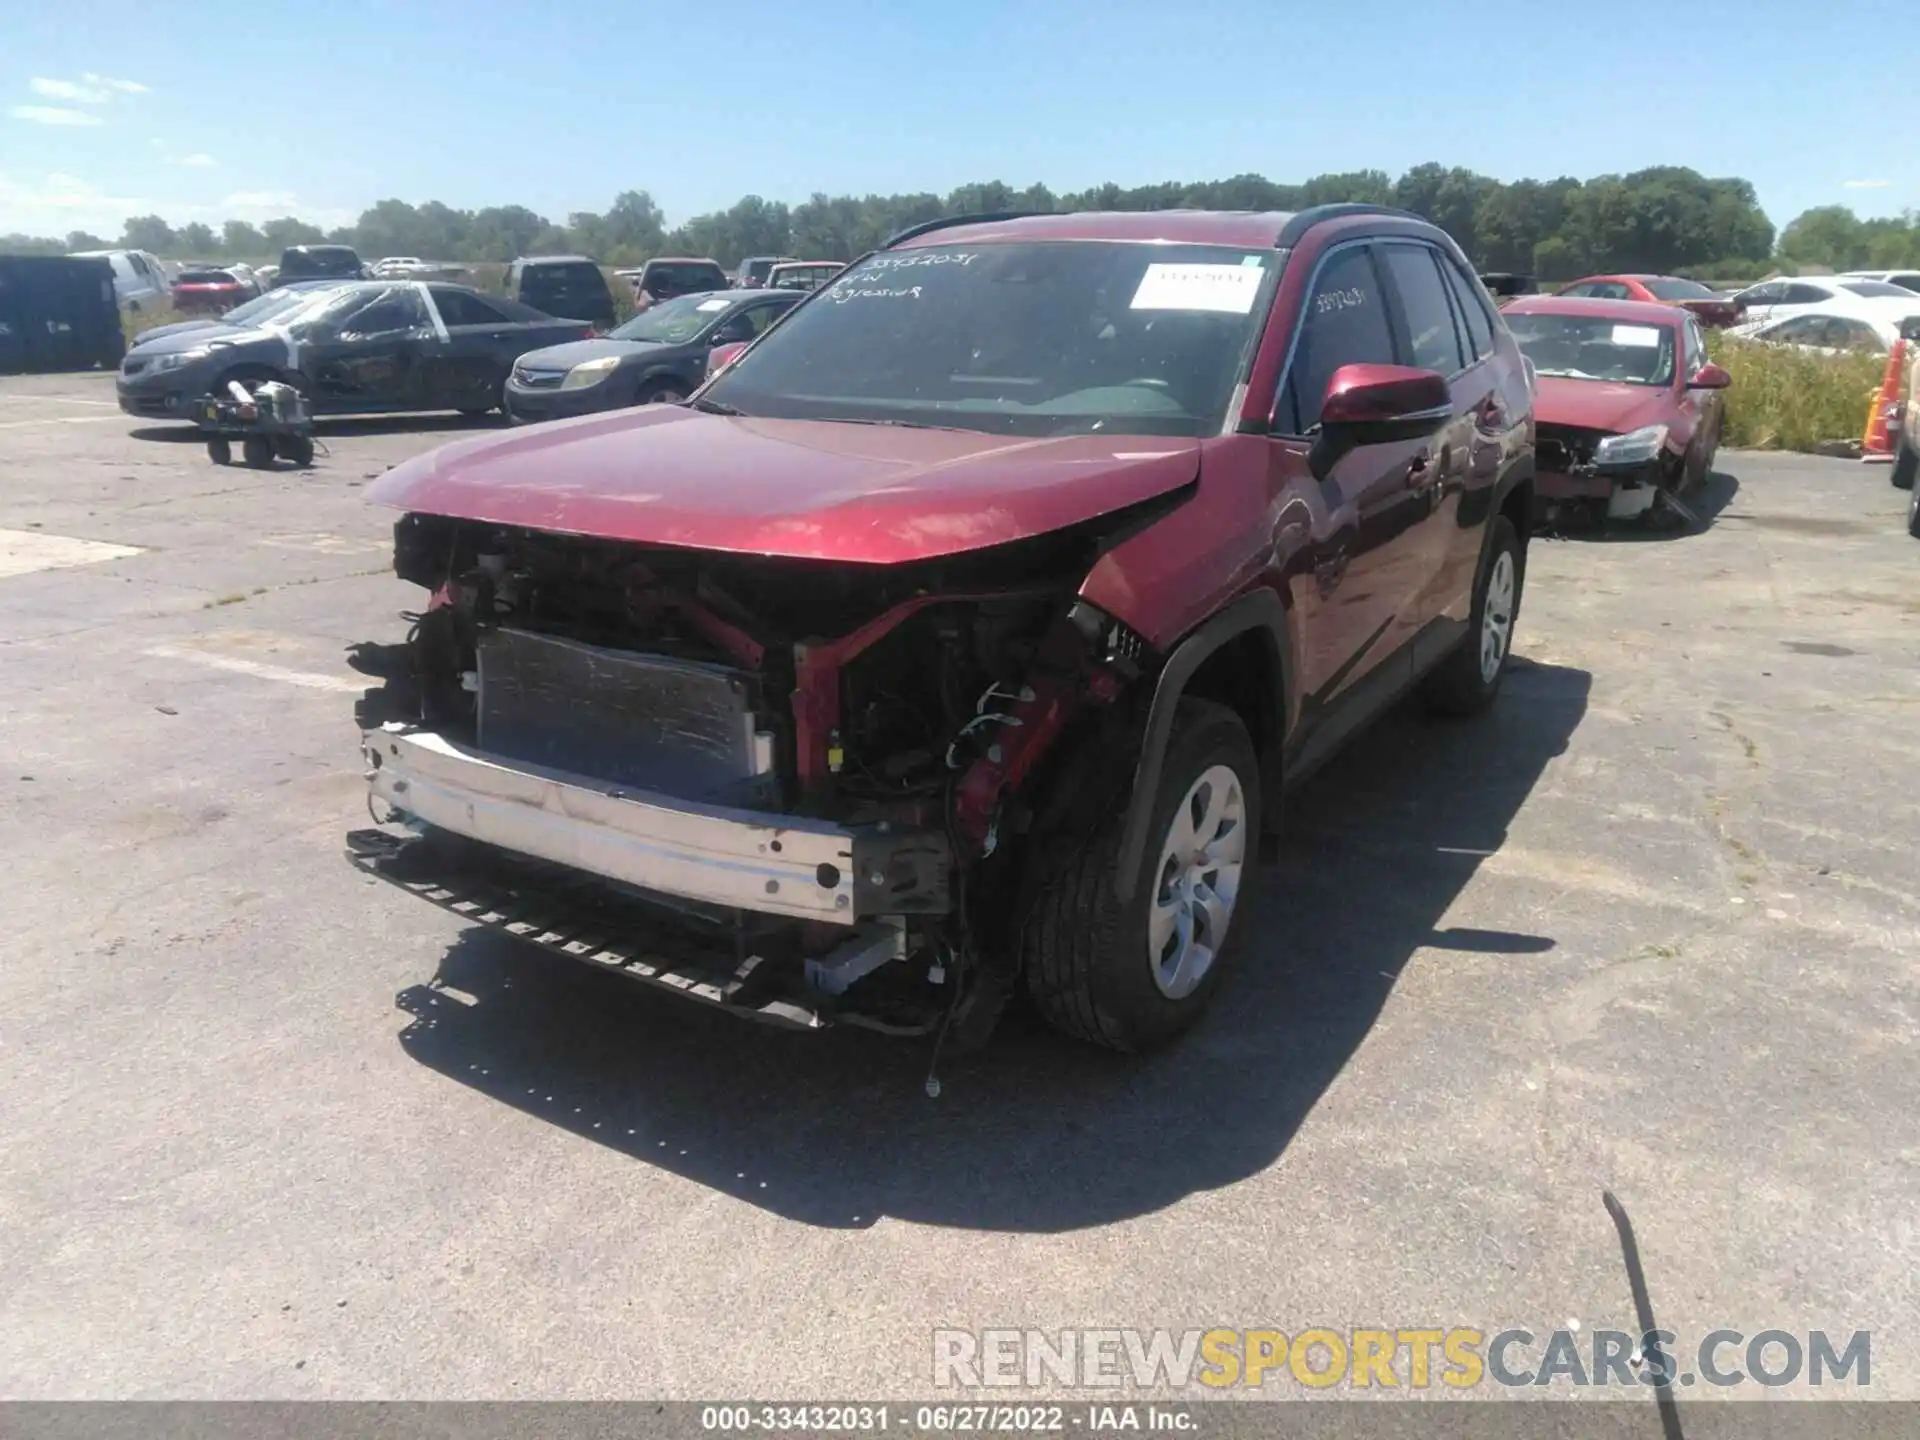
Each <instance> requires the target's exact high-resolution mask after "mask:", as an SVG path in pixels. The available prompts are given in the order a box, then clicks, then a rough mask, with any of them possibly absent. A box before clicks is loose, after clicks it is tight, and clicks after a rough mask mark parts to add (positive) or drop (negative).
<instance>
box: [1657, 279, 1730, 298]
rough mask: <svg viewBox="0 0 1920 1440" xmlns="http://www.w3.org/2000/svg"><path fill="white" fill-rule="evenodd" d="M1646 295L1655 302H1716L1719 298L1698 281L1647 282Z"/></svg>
mask: <svg viewBox="0 0 1920 1440" xmlns="http://www.w3.org/2000/svg"><path fill="white" fill-rule="evenodd" d="M1644 283H1645V284H1646V287H1647V293H1648V294H1649V295H1651V296H1653V298H1654V299H1656V300H1718V299H1719V298H1720V297H1719V296H1718V295H1716V294H1714V293H1713V291H1712V290H1710V289H1708V288H1707V287H1706V286H1705V285H1702V284H1701V283H1700V282H1699V281H1698V280H1648V281H1646V282H1644Z"/></svg>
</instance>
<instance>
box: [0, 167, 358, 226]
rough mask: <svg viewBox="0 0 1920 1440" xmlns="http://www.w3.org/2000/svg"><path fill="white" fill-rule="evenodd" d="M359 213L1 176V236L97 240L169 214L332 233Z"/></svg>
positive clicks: (263, 194)
mask: <svg viewBox="0 0 1920 1440" xmlns="http://www.w3.org/2000/svg"><path fill="white" fill-rule="evenodd" d="M154 173H158V172H154ZM189 193H191V192H189ZM355 213H356V212H354V211H351V210H347V209H343V208H341V207H339V206H332V205H310V204H304V203H302V202H301V200H300V199H299V197H298V196H297V195H295V194H293V193H292V192H291V191H286V190H242V191H238V192H236V193H234V194H232V195H229V196H227V198H226V199H224V200H221V201H219V202H218V203H214V204H209V203H207V202H205V201H203V200H183V199H180V198H178V197H177V196H173V197H169V196H167V195H152V194H149V195H117V194H114V193H112V192H110V191H107V190H103V189H102V188H101V187H100V186H98V185H95V184H93V183H91V182H90V181H86V180H82V179H81V178H80V177H79V176H77V175H67V174H62V173H58V172H56V173H53V174H48V175H38V176H32V177H29V176H26V175H19V174H12V175H10V174H8V173H6V172H5V171H0V233H10V232H13V231H18V232H20V233H21V234H25V235H64V234H66V233H67V232H68V231H69V230H91V231H93V232H94V233H95V234H96V235H118V234H119V233H120V227H121V226H122V225H124V224H125V223H126V220H127V217H128V216H129V215H163V216H165V217H166V219H167V220H168V221H169V222H170V223H172V224H173V225H174V226H176V227H177V226H181V225H185V224H187V223H189V222H190V221H194V220H201V221H204V222H206V223H207V224H209V225H212V226H214V227H215V228H216V229H217V228H218V227H219V225H220V223H221V222H222V221H225V220H248V221H252V222H253V223H254V224H256V225H257V224H259V223H260V222H262V221H265V220H277V219H278V218H279V217H280V216H282V215H297V216H298V217H299V218H300V219H302V220H306V221H309V222H311V223H312V224H315V225H318V226H320V227H321V228H322V229H332V228H334V227H335V226H339V225H350V224H352V223H353V220H354V217H355Z"/></svg>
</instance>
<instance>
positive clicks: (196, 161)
mask: <svg viewBox="0 0 1920 1440" xmlns="http://www.w3.org/2000/svg"><path fill="white" fill-rule="evenodd" d="M167 163H168V164H169V165H185V166H186V167H187V168H188V169H189V170H211V169H213V167H214V166H216V165H218V164H219V163H220V162H219V161H218V160H216V159H214V158H213V157H212V156H211V155H209V154H207V152H206V151H204V150H196V151H195V152H194V153H193V154H191V155H182V156H180V157H179V158H178V159H172V160H168V161H167Z"/></svg>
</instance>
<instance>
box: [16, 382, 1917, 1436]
mask: <svg viewBox="0 0 1920 1440" xmlns="http://www.w3.org/2000/svg"><path fill="white" fill-rule="evenodd" d="M472 428H473V426H472V424H471V422H452V421H446V420H434V419H427V420H421V419H417V418H410V419H394V420H390V421H388V420H379V421H354V422H333V423H323V425H322V429H321V438H322V439H323V441H324V442H325V448H326V451H327V453H326V454H324V455H323V456H322V457H321V458H320V460H319V461H318V462H317V464H316V466H315V468H314V469H313V470H311V471H310V472H305V473H300V472H294V471H290V470H289V471H281V472H277V473H273V474H265V473H260V472H254V471H249V470H245V469H239V468H232V469H219V468H215V467H214V466H212V465H211V464H210V463H209V461H208V460H207V458H206V456H205V454H204V452H203V451H202V449H201V448H200V447H199V446H198V445H197V444H196V443H194V441H193V439H192V437H191V434H190V432H186V431H183V430H182V429H180V428H179V427H163V426H155V427H151V428H142V427H141V426H140V425H139V424H138V422H135V421H132V420H130V419H128V418H127V417H125V416H123V415H121V414H120V413H119V412H118V410H117V409H115V408H114V405H113V396H112V387H111V382H110V380H109V379H108V377H105V376H99V375H93V376H87V375H79V376H51V377H30V378H11V379H6V380H0V683H3V684H4V700H3V701H0V863H4V871H5V880H4V885H5V891H4V893H5V896H6V900H5V904H4V916H5V924H4V925H0V1396H6V1397H15V1398H20V1397H37V1398H78V1397H99V1398H152V1397H180V1398H241V1397H275V1398H319V1397H325V1398H377V1397H407V1398H416V1399H434V1398H486V1397H499V1398H509V1397H534V1396H539V1397H567V1398H578V1399H592V1398H609V1397H681V1398H713V1397H719V1396H777V1397H785V1398H805V1397H831V1396H838V1397H885V1396H894V1397H909V1396H915V1395H925V1394H926V1393H927V1392H928V1390H929V1387H930V1380H931V1363H932V1338H931V1337H932V1332H933V1330H934V1329H935V1328H936V1327H957V1328H962V1329H977V1328H980V1327H987V1326H1011V1327H1023V1328H1037V1329H1041V1330H1048V1331H1053V1330H1057V1329H1059V1328H1061V1327H1067V1326H1103V1327H1122V1326H1125V1327H1156V1326H1164V1327H1169V1328H1172V1329H1175V1330H1187V1329H1190V1328H1200V1329H1205V1328H1210V1327H1216V1326H1217V1327H1226V1328H1231V1329H1247V1328H1252V1327H1263V1326H1272V1327H1275V1328H1277V1329H1280V1330H1282V1331H1286V1332H1289V1333H1298V1332H1299V1331H1301V1330H1303V1329H1306V1328H1309V1327H1314V1326H1321V1327H1327V1328H1331V1329H1334V1330H1337V1331H1344V1330H1347V1329H1350V1328H1352V1327H1354V1326H1373V1325H1382V1326H1387V1327H1401V1328H1407V1327H1419V1326H1431V1327H1436V1328H1446V1327H1451V1326H1473V1327H1476V1328H1480V1329H1482V1330H1485V1331H1487V1332H1493V1331H1497V1330H1500V1329H1503V1328H1506V1327H1508V1326H1526V1327H1529V1328H1532V1329H1535V1330H1550V1329H1553V1328H1555V1327H1564V1326H1566V1325H1567V1324H1568V1322H1570V1321H1578V1322H1579V1324H1580V1325H1581V1326H1582V1327H1586V1328H1587V1329H1592V1328H1605V1327H1617V1328H1626V1329H1631V1328H1634V1320H1635V1312H1634V1307H1633V1301H1632V1297H1631V1294H1630V1287H1629V1281H1628V1276H1627V1272H1626V1270H1625V1268H1624V1266H1623V1261H1622V1255H1621V1249H1620V1245H1619V1242H1618V1239H1617V1237H1616V1234H1615V1230H1614V1228H1613V1225H1612V1223H1611V1221H1610V1220H1609V1217H1608V1215H1607V1212H1606V1211H1605V1210H1604V1209H1603V1207H1602V1202H1601V1194H1602V1191H1603V1190H1611V1191H1612V1192H1613V1193H1614V1194H1616V1195H1617V1196H1618V1197H1619V1198H1620V1199H1621V1201H1622V1202H1623V1203H1624V1205H1625V1206H1626V1208H1627V1209H1628V1211H1629V1212H1630V1213H1631V1216H1632V1220H1633V1225H1634V1228H1635V1230H1636V1232H1637V1235H1638V1243H1639V1252H1640V1259H1641V1261H1642V1263H1643V1265H1644V1270H1645V1278H1646V1283H1647V1287H1648V1291H1649V1294H1650V1296H1651V1300H1652V1303H1653V1305H1654V1307H1655V1309H1656V1310H1657V1312H1658V1318H1659V1323H1660V1324H1661V1325H1662V1326H1664V1327H1666V1328H1669V1329H1672V1330H1674V1331H1676V1332H1679V1333H1681V1334H1683V1335H1690V1336H1696V1337H1697V1336H1699V1335H1701V1334H1704V1333H1705V1332H1707V1331H1710V1330H1713V1329H1717V1328H1722V1327H1727V1328H1735V1329H1739V1330H1742V1331H1745V1332H1747V1333H1749V1334H1751V1333H1753V1332H1756V1331H1760V1330H1764V1329H1770V1328H1777V1329H1788V1330H1795V1329H1797V1330H1799V1331H1801V1332H1802V1333H1804V1332H1805V1331H1806V1330H1808V1329H1814V1328H1819V1329H1825V1330H1828V1331H1829V1332H1835V1333H1846V1332H1851V1331H1854V1330H1859V1329H1868V1330H1871V1331H1872V1332H1873V1352H1872V1356H1873V1370H1872V1393H1874V1394H1875V1395H1879V1396H1902V1397H1906V1398H1920V1290H1916V1286H1915V1282H1914V1279H1913V1277H1914V1275H1915V1274H1916V1273H1920V1198H1917V1197H1920V1044H1917V1043H1916V1039H1917V1037H1920V787H1916V785H1915V777H1916V774H1917V773H1920V670H1917V669H1916V666H1915V658H1916V652H1917V650H1920V646H1917V645H1916V638H1917V636H1920V542H1916V541H1914V540H1911V539H1910V538H1908V537H1907V535H1906V534H1905V533H1904V527H1903V524H1902V516H1903V512H1904V505H1903V501H1904V497H1903V496H1901V495H1899V494H1898V493H1897V492H1895V491H1893V490H1892V489H1890V487H1889V486H1888V484H1887V481H1886V472H1885V470H1884V468H1880V469H1874V468H1870V467H1866V466H1862V465H1859V464H1856V463H1851V462H1845V461H1834V460H1820V459H1809V458H1802V457H1777V456H1762V455H1753V454H1727V455H1723V456H1722V457H1721V464H1720V473H1719V474H1717V475H1716V476H1715V477H1714V478H1713V480H1712V482H1711V486H1712V493H1711V496H1710V498H1709V502H1708V504H1707V510H1708V511H1709V514H1710V524H1709V525H1708V527H1707V528H1706V529H1705V530H1704V531H1703V532H1701V533H1697V534H1690V535H1680V536H1674V537H1662V538H1636V537H1624V536H1623V537H1616V538H1593V537H1579V538H1568V539H1558V540H1541V541H1539V542H1537V543H1536V544H1535V546H1534V547H1533V553H1532V557H1531V561H1530V571H1529V575H1528V580H1527V589H1526V594H1525V599H1524V603H1523V609H1522V613H1521V617H1520V624H1519V631H1518V646H1517V658H1516V668H1515V669H1514V671H1513V673H1512V674H1511V676H1510V678H1509V681H1508V684H1507V688H1506V691H1505V693H1504V695H1503V696H1502V698H1501V700H1500V702H1499V704H1498V706H1497V708H1496V710H1495V711H1494V713H1493V714H1492V715H1490V716H1489V717H1487V718H1485V719H1483V720H1480V721H1474V722H1468V723H1464V724H1462V723H1440V722H1436V721H1432V720H1429V719H1427V718H1425V717H1423V716H1421V715H1419V714H1418V713H1415V712H1413V711H1411V710H1410V711H1408V712H1406V713H1402V714H1396V715H1394V716H1391V717H1389V718H1388V719H1386V720H1385V721H1383V722H1382V723H1381V724H1380V725H1378V726H1377V727H1375V728H1374V729H1373V730H1372V731H1371V732H1369V733H1368V734H1367V735H1366V736H1365V737H1363V738H1362V739H1361V740H1360V741H1359V742H1358V743H1357V744H1356V745H1355V747H1354V748H1353V749H1352V750H1350V751H1349V752H1348V753H1347V754H1346V756H1345V757H1344V758H1342V759H1341V760H1339V761H1337V762H1336V763H1335V764H1333V765H1332V766H1331V767H1330V768H1329V769H1328V770H1327V771H1325V772H1323V773H1322V774H1321V775H1320V776H1319V777H1317V778H1316V779H1315V781H1314V782H1313V783H1312V784H1311V785H1310V786H1309V787H1308V789H1307V790H1306V791H1305V792H1304V793H1303V794H1302V795H1301V796H1300V797H1299V798H1298V799H1297V800H1296V801H1295V802H1294V803H1293V804H1292V808H1291V814H1290V816H1289V839H1288V842H1287V844H1286V847H1285V851H1284V854H1283V857H1282V860H1281V862H1280V864H1279V865H1278V867H1277V869H1276V871H1275V872H1274V873H1272V874H1270V875H1268V876H1267V877H1266V879H1267V883H1266V884H1265V886H1264V887H1263V890H1262V892H1261V895H1260V898H1259V900H1258V902H1257V904H1256V906H1255V908H1254V909H1253V910H1252V911H1251V912H1249V914H1248V916H1247V919H1248V920H1250V921H1251V922H1252V923H1253V925H1254V926H1255V927H1256V928H1255V930H1254V932H1253V935H1252V943H1251V944H1250V945H1249V946H1247V947H1246V950H1245V952H1244V953H1243V955H1242V957H1241V964H1240V966H1239V968H1238V970H1237V971H1236V972H1235V973H1234V974H1233V975H1232V976H1231V977H1230V978H1229V981H1228V983H1227V985H1226V987H1225V989H1224V990H1223V992H1222V994H1221V996H1220V1003H1219V1005H1218V1006H1217V1008H1216V1010H1215V1012H1214V1014H1213V1015H1212V1016H1211V1017H1210V1018H1209V1019H1208V1020H1207V1021H1206V1022H1205V1023H1204V1024H1203V1026H1202V1027H1201V1028H1200V1029H1199V1030H1198V1031H1196V1032H1195V1033H1194V1034H1193V1035H1191V1036H1190V1037H1189V1038H1188V1039H1187V1040H1186V1041H1185V1042H1184V1043H1182V1044H1181V1045H1179V1046H1178V1047H1176V1048H1175V1049H1173V1050H1172V1051H1170V1052H1168V1053H1166V1054H1163V1055H1160V1056H1157V1057H1154V1058H1151V1059H1148V1060H1144V1061H1142V1060H1129V1059H1123V1058H1118V1057H1112V1056H1108V1055H1104V1054H1101V1053H1096V1052H1093V1051H1090V1050H1087V1049H1085V1048H1082V1047H1078V1046H1075V1045H1073V1044H1070V1043H1068V1042H1065V1041H1063V1040H1059V1039H1057V1038H1055V1037H1054V1036H1052V1035H1051V1034H1049V1033H1047V1032H1045V1031H1043V1030H1040V1029H1038V1028H1037V1027H1036V1026H1033V1025H1029V1024H1016V1025H1015V1026H1013V1027H1012V1028H1011V1029H1010V1030H1009V1031H1008V1032H1007V1033H1005V1034H1003V1035H1002V1036H1001V1037H1000V1038H999V1039H998V1040H997V1041H996V1042H995V1043H994V1045H993V1046H992V1047H991V1048H990V1049H988V1050H987V1051H986V1052H985V1053H984V1054H981V1055H978V1056H975V1057H969V1058H967V1059H964V1060H960V1061H954V1062H952V1063H946V1064H943V1066H942V1072H941V1078H942V1081H943V1093H942V1094H941V1096H940V1097H939V1098H938V1099H929V1098H928V1097H927V1095H926V1093H925V1090H924V1080H925V1078H926V1070H927V1060H928V1056H927V1050H926V1046H925V1045H924V1044H923V1043H917V1042H901V1041H895V1040H888V1039H884V1038H882V1037H876V1036H867V1035H862V1034H858V1033H842V1032H837V1031H836V1032H828V1033H825V1034H820V1035H799V1034H787V1033H781V1032H776V1031H770V1030H766V1029H763V1028H760V1027H758V1026H753V1025H749V1024H746V1023H744V1022H738V1021H733V1020H730V1019H729V1018H727V1017H725V1016H721V1015H716V1014H712V1013H708V1012H706V1011H703V1010H701V1009H698V1008H695V1007H692V1006H690V1005H688V1004H687V1003H685V1002H679V1001H676V1000H675V999H673V998H672V997H669V996H664V995H660V994H656V993H654V992H651V991H648V990H645V989H643V988H642V987H640V986H638V985H635V984H633V983H631V982H627V981H623V980H621V979H619V978H618V977H614V976H610V975H606V974H602V973H598V972H596V971H593V970H591V969H589V968H587V967H586V966H584V965H581V966H569V965H567V964H565V963H562V962H560V961H558V960H556V959H553V958H550V957H548V956H546V955H544V954H541V953H536V952H531V951H527V950H523V949H521V948H520V947H519V946H518V944H517V942H514V941H512V940H511V939H509V938H508V937H505V936H503V935H500V934H497V933H474V932H471V931H469V930H466V929H464V928H463V927H462V925H461V924H460V923H459V922H457V921H456V920H455V919H454V918H452V917H451V916H448V915H446V914H444V913H442V912H440V911H438V910H436V909H434V908H433V907H431V906H428V905H425V904H422V903H420V902H419V901H417V900H414V899H412V898H410V897H408V896H406V895H404V894H402V893H400V892H398V891H395V890H392V889H390V888H388V887H385V886H381V885H378V884H376V883H374V882H372V881H370V880H367V879H365V878H364V877H362V876H360V875H359V874H358V873H357V872H355V871H354V870H352V869H351V868H350V867H349V866H348V865H347V863H346V862H345V860H344V859H343V858H342V846H341V839H342V836H343V834H344V833H345V832H346V831H347V830H349V829H351V828H354V827H355V826H356V825H361V824H364V823H366V819H367V812H366V807H365V802H364V796H363V784H362V781H361V778H360V764H359V757H358V754H357V734H356V732H355V730H354V726H353V723H352V703H353V698H354V696H355V695H356V694H357V693H358V692H359V691H360V689H361V688H362V687H363V685H364V684H365V683H366V682H364V681H363V680H362V679H361V678H360V677H358V676H357V675H355V673H354V672H353V671H352V669H351V668H350V666H349V664H348V660H349V655H350V647H351V646H352V645H354V644H355V643H356V642H360V641H393V640H397V639H399V638H400V637H401V635H402V634H403V632H404V622H403V621H402V620H401V619H400V618H399V612H400V611H401V610H402V609H403V608H407V607H410V606H412V605H415V604H417V603H418V602H419V600H420V598H421V597H420V595H419V592H417V591H415V590H413V589H412V588H410V587H408V586H405V585H403V584H401V582H399V581H398V580H396V579H394V578H393V577H392V575H391V573H390V571H389V568H388V534H389V528H390V525H391V521H392V518H393V517H392V515H391V514H390V513H387V512H383V511H381V510H379V509H377V508H374V507H372V506H369V505H368V504H366V503H365V502H364V500H363V498H362V495H363V491H364V488H365V486H366V485H367V483H368V482H369V481H370V480H371V479H372V478H374V477H376V476H377V475H379V474H380V473H381V472H382V471H383V470H384V469H385V468H386V467H387V466H389V465H391V464H393V463H395V462H397V461H398V460H400V459H402V458H404V457H406V456H408V455H412V454H416V453H418V452H420V451H422V450H425V449H427V448H430V447H432V446H433V445H436V444H439V443H442V442H444V441H445V440H447V439H449V438H452V437H453V436H455V435H457V434H461V433H467V432H468V431H470V430H471V429H472ZM1277 1388H1279V1389H1280V1390H1282V1391H1287V1390H1289V1389H1290V1388H1291V1389H1293V1390H1294V1392H1295V1393H1297V1387H1291V1382H1288V1383H1287V1384H1285V1385H1280V1386H1278V1387H1277ZM1748 1393H1749V1394H1751V1393H1752V1392H1751V1391H1749V1392H1748Z"/></svg>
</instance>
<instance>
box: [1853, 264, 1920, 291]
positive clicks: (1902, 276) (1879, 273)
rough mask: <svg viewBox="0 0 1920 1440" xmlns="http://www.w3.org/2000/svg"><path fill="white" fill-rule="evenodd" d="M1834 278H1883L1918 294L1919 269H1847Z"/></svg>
mask: <svg viewBox="0 0 1920 1440" xmlns="http://www.w3.org/2000/svg"><path fill="white" fill-rule="evenodd" d="M1834 278H1835V279H1836V280H1884V281H1885V282H1886V283H1887V284H1889V285H1898V286H1899V287H1900V288H1901V289H1902V290H1911V291H1913V293H1914V294H1916V295H1920V270H1849V271H1847V273H1846V274H1844V275H1836V276H1835V277H1834Z"/></svg>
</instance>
